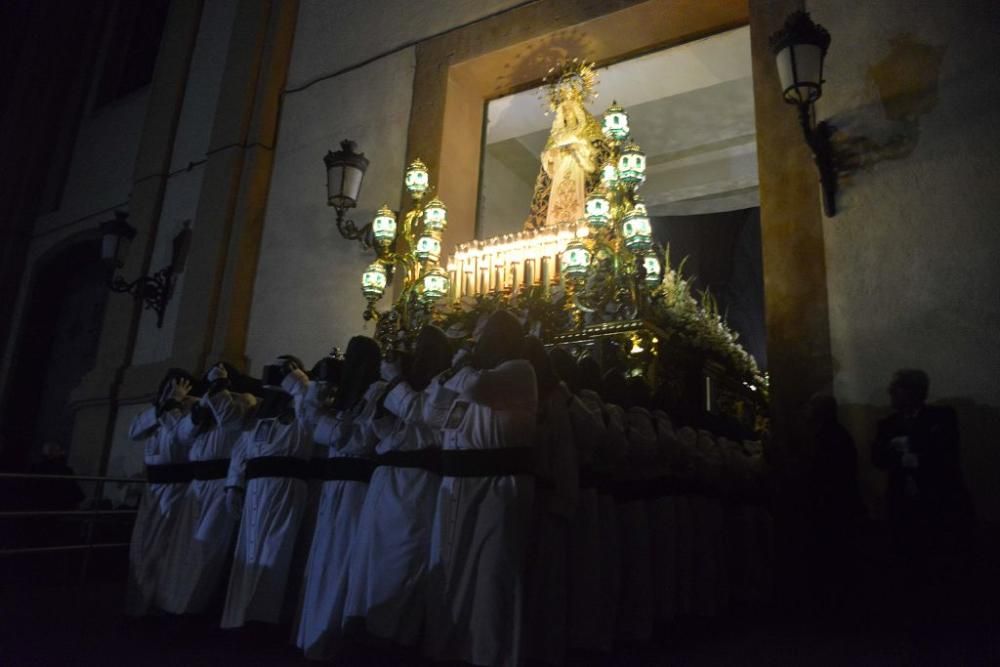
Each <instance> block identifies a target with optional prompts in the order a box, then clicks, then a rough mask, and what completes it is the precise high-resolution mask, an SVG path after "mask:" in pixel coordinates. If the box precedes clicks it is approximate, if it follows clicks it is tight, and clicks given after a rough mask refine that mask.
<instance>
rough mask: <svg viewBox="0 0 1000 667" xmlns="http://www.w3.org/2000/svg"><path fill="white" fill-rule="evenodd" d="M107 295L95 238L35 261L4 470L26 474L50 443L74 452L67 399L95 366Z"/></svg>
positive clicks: (7, 408)
mask: <svg viewBox="0 0 1000 667" xmlns="http://www.w3.org/2000/svg"><path fill="white" fill-rule="evenodd" d="M107 297H108V288H107V286H106V275H105V267H104V266H103V265H102V263H101V261H100V241H99V240H97V239H87V240H81V241H78V242H76V243H73V244H72V245H69V246H66V247H63V248H61V249H59V250H56V251H54V252H53V253H52V254H51V256H49V257H46V258H43V259H41V260H39V262H38V263H37V264H36V270H35V278H34V281H33V283H32V285H31V290H30V292H29V295H28V298H27V302H26V306H25V310H24V316H23V319H22V323H21V328H20V334H19V337H18V342H17V347H16V348H15V356H14V361H13V364H12V366H11V372H10V376H9V378H10V380H9V386H8V392H7V400H6V402H5V405H4V406H3V413H2V415H0V433H2V436H3V451H2V452H0V465H2V467H3V468H4V469H7V470H21V469H24V468H25V467H26V466H27V465H28V464H29V463H30V462H31V461H32V460H33V459H35V458H37V457H38V454H39V452H40V450H41V448H42V445H43V444H44V443H46V442H54V443H56V444H59V445H61V446H62V447H64V448H65V449H67V450H68V449H69V447H70V438H71V435H72V426H73V415H72V413H71V411H70V409H69V408H70V406H69V399H70V395H71V393H72V391H73V389H74V388H76V386H77V385H78V384H79V383H80V380H81V379H82V378H83V376H84V375H85V374H86V373H87V372H88V371H89V370H90V369H91V368H93V366H94V361H95V355H96V353H97V344H98V341H99V339H100V333H101V325H102V322H103V319H104V307H105V305H106V302H107Z"/></svg>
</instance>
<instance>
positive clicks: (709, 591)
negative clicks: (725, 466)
mask: <svg viewBox="0 0 1000 667" xmlns="http://www.w3.org/2000/svg"><path fill="white" fill-rule="evenodd" d="M696 452H697V458H696V464H695V470H696V475H697V477H698V480H699V485H700V486H701V487H702V490H703V492H702V493H699V494H697V495H695V496H694V497H693V512H692V517H693V520H694V548H695V554H696V555H695V572H694V582H695V583H694V585H695V590H694V600H693V602H694V613H695V615H697V616H702V617H715V616H718V615H720V614H721V613H722V612H723V611H724V609H725V607H726V603H727V601H728V582H727V577H726V575H727V573H726V561H725V533H724V530H725V514H724V512H723V509H722V501H721V500H720V499H719V497H718V495H717V494H718V491H719V475H720V473H721V457H720V456H719V450H718V445H716V443H715V437H714V436H713V435H712V434H711V433H710V432H709V431H705V430H700V431H698V446H697V449H696Z"/></svg>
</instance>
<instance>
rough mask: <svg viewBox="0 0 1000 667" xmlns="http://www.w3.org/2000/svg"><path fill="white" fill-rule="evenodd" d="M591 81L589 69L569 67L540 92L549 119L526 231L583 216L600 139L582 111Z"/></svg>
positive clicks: (598, 129) (594, 121)
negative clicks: (540, 169) (547, 133)
mask: <svg viewBox="0 0 1000 667" xmlns="http://www.w3.org/2000/svg"><path fill="white" fill-rule="evenodd" d="M595 81H596V75H595V73H594V71H593V69H592V68H591V67H590V66H589V65H587V64H585V63H579V62H577V61H573V62H572V63H570V64H568V65H567V66H566V67H564V68H563V70H562V72H561V74H559V75H558V78H557V79H556V80H555V81H553V82H552V83H550V84H548V85H547V86H546V93H547V96H548V103H549V108H550V109H551V110H552V112H553V114H554V117H553V119H552V129H551V131H550V132H549V139H548V142H546V144H545V149H544V150H543V151H542V155H541V158H542V172H543V174H539V179H538V182H537V183H536V185H535V198H534V201H533V203H532V204H533V205H532V215H531V217H530V218H529V219H528V221H527V223H526V225H525V227H527V228H530V227H542V226H548V225H554V224H558V223H561V222H575V221H576V220H578V219H579V218H581V217H582V216H583V213H584V203H585V200H586V197H587V181H588V178H589V177H590V176H591V174H594V173H596V171H597V167H598V164H599V162H598V160H599V157H600V153H601V148H602V143H601V142H602V139H603V135H602V134H601V125H600V123H599V122H598V121H597V119H596V118H594V116H593V115H591V113H590V112H589V111H587V109H586V107H584V103H585V102H586V101H587V100H588V99H589V98H590V97H591V96H592V95H593V92H592V90H593V85H594V83H595ZM546 186H548V187H546ZM546 195H547V197H546ZM545 199H547V203H546V202H544V200H545ZM543 204H545V205H544V208H543ZM543 211H544V217H542V214H543Z"/></svg>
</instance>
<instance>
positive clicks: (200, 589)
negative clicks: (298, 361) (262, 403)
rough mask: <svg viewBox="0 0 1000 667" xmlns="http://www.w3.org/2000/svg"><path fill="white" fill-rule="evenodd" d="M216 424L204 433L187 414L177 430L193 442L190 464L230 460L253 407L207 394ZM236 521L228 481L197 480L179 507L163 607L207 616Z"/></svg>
mask: <svg viewBox="0 0 1000 667" xmlns="http://www.w3.org/2000/svg"><path fill="white" fill-rule="evenodd" d="M201 404H202V405H203V406H205V407H206V408H208V409H209V410H210V411H211V413H212V417H213V418H214V423H213V424H212V425H211V426H210V427H209V428H208V429H207V430H200V428H199V426H197V425H196V424H195V423H194V422H193V421H192V420H191V414H190V413H188V414H187V415H186V416H185V417H184V419H182V420H181V421H180V423H179V424H178V426H177V437H178V439H179V440H180V441H181V442H188V443H190V451H189V452H188V459H189V460H190V461H192V462H198V461H211V460H216V459H228V458H230V455H231V454H232V451H233V446H234V445H235V444H236V441H237V440H238V439H239V437H240V435H241V433H242V430H241V429H242V426H243V417H244V415H245V414H246V412H247V410H248V408H249V407H250V404H249V403H248V402H247V400H246V399H245V398H244V397H243V396H240V395H238V394H233V393H230V392H229V391H226V390H223V391H220V392H217V393H216V394H215V395H213V396H209V395H205V396H203V397H202V398H201ZM236 527H237V523H236V520H235V519H234V518H233V517H232V516H230V514H229V511H228V510H227V509H226V479H225V478H224V477H223V478H220V479H194V480H192V481H191V483H190V484H189V485H188V487H187V491H186V493H185V495H184V500H183V502H182V504H181V508H180V513H179V516H178V518H177V523H176V524H175V526H174V531H173V539H172V540H171V545H170V549H169V555H168V557H167V563H168V564H169V568H167V569H165V570H164V571H163V573H162V578H161V586H160V596H159V598H160V599H159V604H160V607H161V608H162V609H163V610H164V611H168V612H170V613H173V614H197V613H201V612H204V611H205V610H206V609H207V608H208V606H209V605H210V604H211V602H212V600H213V599H214V597H215V595H216V593H217V592H218V591H219V589H220V588H221V586H222V583H223V581H224V580H223V575H224V568H225V566H226V561H227V560H228V558H229V557H230V555H232V552H233V539H234V538H235V537H236Z"/></svg>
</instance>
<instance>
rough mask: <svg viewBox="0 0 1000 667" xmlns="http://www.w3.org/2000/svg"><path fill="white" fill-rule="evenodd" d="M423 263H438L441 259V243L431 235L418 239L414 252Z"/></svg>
mask: <svg viewBox="0 0 1000 667" xmlns="http://www.w3.org/2000/svg"><path fill="white" fill-rule="evenodd" d="M414 254H415V255H416V256H417V259H419V260H420V261H421V262H432V263H433V262H436V261H438V258H439V257H441V241H439V240H437V239H436V238H434V237H433V236H431V235H429V234H424V235H423V236H421V237H420V238H419V239H417V249H416V250H415V251H414Z"/></svg>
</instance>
